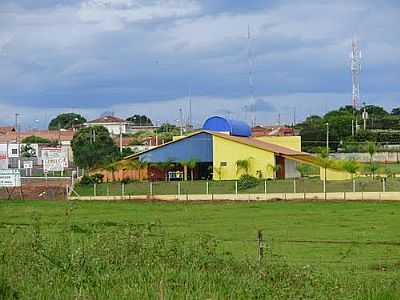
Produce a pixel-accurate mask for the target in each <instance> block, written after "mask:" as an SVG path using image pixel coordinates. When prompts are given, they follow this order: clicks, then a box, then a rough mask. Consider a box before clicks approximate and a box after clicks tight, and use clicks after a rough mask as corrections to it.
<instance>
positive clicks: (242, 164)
mask: <svg viewBox="0 0 400 300" xmlns="http://www.w3.org/2000/svg"><path fill="white" fill-rule="evenodd" d="M250 160H251V157H249V158H248V159H239V160H237V161H236V174H239V173H240V172H241V171H242V172H244V174H245V175H249V171H250Z"/></svg>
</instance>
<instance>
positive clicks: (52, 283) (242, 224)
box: [0, 201, 400, 299]
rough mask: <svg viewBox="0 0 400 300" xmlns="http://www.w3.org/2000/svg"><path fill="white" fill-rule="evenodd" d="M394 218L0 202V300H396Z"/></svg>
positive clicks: (314, 210) (398, 251)
mask: <svg viewBox="0 0 400 300" xmlns="http://www.w3.org/2000/svg"><path fill="white" fill-rule="evenodd" d="M399 214H400V210H399V206H398V204H395V203H255V204H252V203H251V204H247V203H246V204H243V203H240V204H236V203H235V204H232V203H223V204H163V203H127V202H120V203H102V202H90V203H87V202H86V203H81V202H79V203H67V202H44V201H40V202H33V201H32V202H20V201H13V202H8V201H1V202H0V236H1V239H0V299H2V297H3V298H10V299H12V297H14V296H16V297H20V298H23V299H38V298H48V299H76V298H82V299H87V298H90V299H92V298H93V299H94V298H96V299H110V298H111V299H124V298H125V299H157V298H159V299H176V298H179V299H182V298H186V299H252V298H268V299H399V298H400V292H399V285H398V282H399V280H400V270H399V269H400V247H399V246H398V245H396V243H395V242H398V241H400V224H399V221H398V220H399ZM257 229H263V232H264V236H265V240H266V244H267V249H266V256H265V260H264V262H263V263H262V264H261V265H258V260H257V254H256V253H257V243H256V241H255V236H256V230H257ZM295 240H297V242H296V241H295ZM300 240H303V241H304V240H308V241H320V242H318V243H316V242H312V243H300V242H299V241H300ZM321 241H330V242H334V241H350V242H351V243H349V244H341V243H323V242H321ZM388 241H389V242H392V243H385V242H388ZM371 243H372V244H371Z"/></svg>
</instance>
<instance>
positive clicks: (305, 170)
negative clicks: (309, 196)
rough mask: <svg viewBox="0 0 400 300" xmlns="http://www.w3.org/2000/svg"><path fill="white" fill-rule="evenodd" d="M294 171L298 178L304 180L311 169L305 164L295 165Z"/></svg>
mask: <svg viewBox="0 0 400 300" xmlns="http://www.w3.org/2000/svg"><path fill="white" fill-rule="evenodd" d="M296 170H297V172H299V173H300V177H301V178H304V177H305V176H306V175H307V174H309V173H310V170H311V167H310V166H309V165H307V164H297V165H296Z"/></svg>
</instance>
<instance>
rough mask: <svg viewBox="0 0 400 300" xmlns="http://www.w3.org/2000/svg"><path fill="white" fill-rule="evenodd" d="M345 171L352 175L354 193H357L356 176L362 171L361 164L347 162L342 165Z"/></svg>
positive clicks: (351, 161)
mask: <svg viewBox="0 0 400 300" xmlns="http://www.w3.org/2000/svg"><path fill="white" fill-rule="evenodd" d="M342 166H343V170H345V171H346V172H348V173H350V175H351V182H352V184H353V192H355V191H356V182H355V179H354V176H355V175H356V174H357V172H358V170H359V169H360V164H359V163H358V162H356V161H355V160H346V161H344V162H343V164H342Z"/></svg>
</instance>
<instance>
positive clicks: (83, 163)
mask: <svg viewBox="0 0 400 300" xmlns="http://www.w3.org/2000/svg"><path fill="white" fill-rule="evenodd" d="M71 147H72V151H73V154H74V161H75V163H76V165H77V166H79V167H81V168H89V169H91V168H94V167H96V166H102V165H106V164H108V163H110V162H112V161H114V160H115V159H117V158H118V157H119V150H118V147H117V146H116V145H115V144H114V142H113V140H112V138H111V137H110V134H109V132H108V130H107V129H106V128H105V127H103V126H93V127H87V128H82V129H80V130H79V131H78V132H77V133H76V134H75V135H74V138H73V139H72V142H71Z"/></svg>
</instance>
